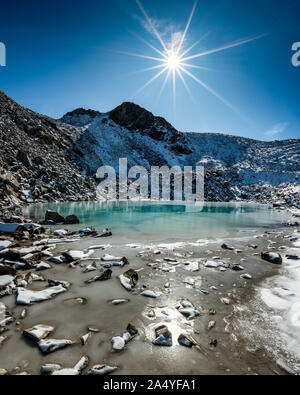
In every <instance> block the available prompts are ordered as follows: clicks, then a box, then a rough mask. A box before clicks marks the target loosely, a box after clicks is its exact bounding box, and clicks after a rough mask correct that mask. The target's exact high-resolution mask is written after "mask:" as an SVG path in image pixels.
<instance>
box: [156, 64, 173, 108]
mask: <svg viewBox="0 0 300 395" xmlns="http://www.w3.org/2000/svg"><path fill="white" fill-rule="evenodd" d="M171 71H172V70H171V69H169V70H168V72H167V75H166V77H165V79H164V82H163V84H162V86H161V89H160V91H159V94H158V96H157V101H158V100H159V99H160V97H161V95H162V93H163V90H164V89H165V86H166V84H167V82H168V79H169V77H170V74H171Z"/></svg>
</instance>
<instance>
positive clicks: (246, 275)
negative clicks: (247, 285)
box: [240, 273, 252, 280]
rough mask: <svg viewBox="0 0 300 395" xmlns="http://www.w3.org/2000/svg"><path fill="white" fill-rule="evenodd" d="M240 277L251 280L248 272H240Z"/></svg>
mask: <svg viewBox="0 0 300 395" xmlns="http://www.w3.org/2000/svg"><path fill="white" fill-rule="evenodd" d="M240 277H241V278H244V279H245V280H252V276H251V274H248V273H245V274H242V275H241V276H240Z"/></svg>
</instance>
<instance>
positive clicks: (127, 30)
mask: <svg viewBox="0 0 300 395" xmlns="http://www.w3.org/2000/svg"><path fill="white" fill-rule="evenodd" d="M193 4H194V0H173V1H170V0H160V1H158V0H157V1H155V0H142V5H143V6H144V8H145V10H146V12H147V13H148V14H149V15H150V17H151V21H152V23H153V24H154V26H155V27H156V28H157V30H158V32H159V33H160V35H161V38H162V39H163V41H164V42H165V43H166V45H169V43H170V41H171V35H172V33H173V34H174V33H177V34H178V35H179V37H180V34H182V32H183V31H184V29H185V26H186V23H187V20H188V18H189V15H190V13H191V10H192V7H193ZM299 15H300V0H278V1H272V0H249V1H247V0H245V1H240V0H214V1H212V0H199V2H198V5H197V8H196V11H195V14H194V17H193V20H192V23H191V25H190V29H189V31H188V33H187V36H186V40H185V43H184V46H185V48H187V47H189V46H191V45H192V44H193V43H194V42H196V41H197V40H199V39H200V38H201V37H203V36H205V35H206V34H207V35H206V36H205V37H204V38H203V40H202V41H201V42H200V43H199V45H198V46H196V47H194V48H193V49H192V51H191V54H192V55H194V54H198V53H200V52H203V51H207V50H211V49H214V48H218V47H221V46H223V45H226V44H229V43H233V42H236V41H239V40H244V39H248V38H253V37H256V36H259V35H264V36H263V37H262V38H260V39H258V40H254V41H252V42H249V43H247V44H245V45H242V46H237V47H233V48H229V49H227V50H225V51H222V52H216V53H211V54H209V55H207V56H202V57H199V58H195V59H192V60H190V61H189V62H190V63H191V64H193V65H196V66H201V67H205V68H208V69H210V70H207V69H197V68H193V69H189V70H190V71H191V72H192V73H193V74H194V75H195V76H196V78H198V79H199V80H201V81H203V82H204V83H205V84H206V85H207V86H209V87H210V88H211V89H212V90H213V91H215V92H217V94H218V95H219V96H221V97H222V98H223V101H222V100H220V97H216V96H214V95H213V94H212V93H211V92H208V91H207V90H206V89H205V88H204V87H203V86H201V85H200V84H199V83H198V82H196V81H195V80H193V79H192V78H190V77H189V76H188V75H185V80H186V82H187V84H188V87H189V89H190V92H191V93H192V96H193V99H192V98H191V97H190V95H189V94H188V92H187V91H186V88H185V87H184V85H183V83H182V82H181V80H180V79H179V76H178V75H177V77H176V107H175V111H174V106H173V96H172V79H170V81H169V82H168V83H167V84H166V86H165V89H164V91H163V92H162V94H161V96H160V97H159V92H160V89H161V86H162V83H163V81H164V76H161V77H160V78H158V79H156V80H155V81H153V83H152V84H150V85H149V86H147V87H146V88H145V89H144V90H143V91H141V92H140V93H139V94H136V92H137V91H138V90H139V89H140V88H141V87H142V86H143V85H144V84H145V83H146V82H147V81H148V80H150V79H151V78H152V77H153V76H154V75H155V74H156V73H157V72H158V71H159V70H149V71H146V72H143V73H142V72H140V73H136V72H137V71H139V70H142V69H145V68H149V67H152V66H154V65H157V64H158V62H156V61H154V60H150V59H144V58H137V57H133V56H129V55H126V54H122V53H120V52H118V51H124V52H132V53H137V54H144V55H147V56H150V57H153V56H154V57H156V56H158V54H157V53H156V52H155V51H154V50H153V49H151V48H150V47H149V46H147V45H146V44H145V43H144V42H142V41H141V40H140V39H139V38H138V37H137V35H138V36H140V37H142V38H143V39H144V40H147V42H149V43H150V44H151V45H153V46H155V47H157V48H159V49H160V50H162V46H161V44H160V42H159V41H158V40H157V38H156V37H155V34H153V31H152V30H151V29H150V28H149V24H147V22H146V20H145V18H144V15H143V13H142V12H141V10H140V8H139V7H138V5H137V3H136V1H135V0H109V1H108V0H105V1H104V0H85V1H82V0H70V1H67V2H62V1H58V0H51V1H48V0H44V1H42V2H41V1H39V2H38V1H33V0H26V1H22V0H10V1H9V2H6V3H5V4H1V14H0V42H3V43H4V44H5V45H6V49H7V66H6V67H0V89H1V90H3V91H4V92H5V93H6V94H8V95H9V96H11V97H12V98H13V99H15V100H16V101H17V102H19V103H20V104H22V105H24V106H26V107H29V108H31V109H33V110H35V111H38V112H41V113H44V114H47V115H50V116H52V117H55V118H58V117H60V116H62V115H63V114H64V113H65V112H67V111H71V110H73V109H74V108H76V107H85V108H93V109H97V110H99V111H103V112H105V111H109V110H111V109H113V108H114V107H116V106H117V105H119V104H120V103H121V102H123V101H134V102H135V103H137V104H139V105H141V106H143V107H145V108H147V109H148V110H150V111H151V112H153V113H154V114H156V115H160V116H163V117H164V118H166V119H167V120H168V121H170V122H171V123H172V124H173V125H174V126H175V127H176V128H177V129H179V130H182V131H194V132H196V131H199V132H202V131H205V132H218V133H228V134H234V135H241V136H246V137H250V138H257V139H262V140H272V139H284V138H300V114H299V98H300V67H298V68H296V67H293V66H292V63H291V58H292V55H293V53H292V51H291V48H292V44H293V43H294V42H297V41H300V20H299ZM225 101H226V104H224V102H225Z"/></svg>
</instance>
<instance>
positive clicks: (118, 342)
mask: <svg viewBox="0 0 300 395" xmlns="http://www.w3.org/2000/svg"><path fill="white" fill-rule="evenodd" d="M111 341H112V348H113V350H114V351H122V350H124V348H125V340H124V339H123V337H121V336H115V337H113V338H112V339H111Z"/></svg>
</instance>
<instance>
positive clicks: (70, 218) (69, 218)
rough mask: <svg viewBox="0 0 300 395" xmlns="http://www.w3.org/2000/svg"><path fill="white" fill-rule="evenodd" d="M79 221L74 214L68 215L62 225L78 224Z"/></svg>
mask: <svg viewBox="0 0 300 395" xmlns="http://www.w3.org/2000/svg"><path fill="white" fill-rule="evenodd" d="M78 224H80V221H79V219H78V217H77V216H76V215H68V216H67V217H66V218H65V220H64V225H78Z"/></svg>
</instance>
